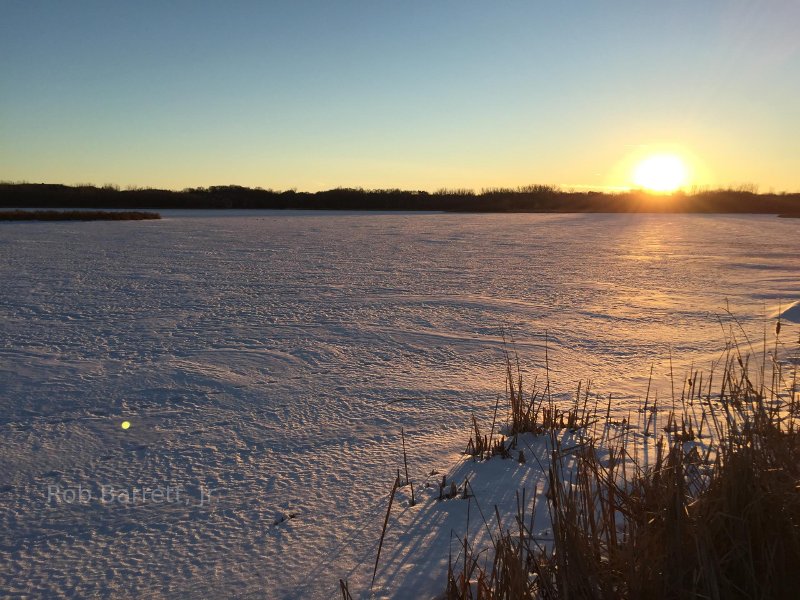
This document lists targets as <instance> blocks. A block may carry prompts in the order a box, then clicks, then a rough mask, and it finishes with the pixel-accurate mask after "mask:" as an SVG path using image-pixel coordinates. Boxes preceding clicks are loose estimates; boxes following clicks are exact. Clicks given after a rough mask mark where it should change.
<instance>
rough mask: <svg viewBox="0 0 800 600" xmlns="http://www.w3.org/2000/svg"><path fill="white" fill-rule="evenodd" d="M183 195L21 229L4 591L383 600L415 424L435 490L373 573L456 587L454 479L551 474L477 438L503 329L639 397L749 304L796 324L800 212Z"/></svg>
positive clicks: (567, 371) (553, 362)
mask: <svg viewBox="0 0 800 600" xmlns="http://www.w3.org/2000/svg"><path fill="white" fill-rule="evenodd" d="M162 214H163V216H164V217H165V218H164V219H163V220H161V221H154V222H119V223H114V222H95V223H4V224H1V225H0V255H1V256H2V259H3V260H2V261H1V262H0V276H1V277H2V287H0V310H2V314H3V319H2V321H1V325H0V327H2V329H1V330H0V333H1V334H2V338H0V339H2V345H0V564H1V565H3V567H2V569H0V588H1V589H3V590H4V593H8V594H11V595H21V594H30V595H33V596H43V595H49V596H52V595H76V596H92V595H112V596H119V597H123V596H133V595H142V596H146V597H194V598H197V597H203V596H206V597H225V596H233V595H235V596H239V597H269V598H297V597H303V598H328V597H335V596H337V594H338V593H339V592H338V580H339V578H340V577H341V578H346V579H348V581H349V582H350V589H351V591H352V592H353V593H354V595H355V596H357V597H358V596H362V597H367V596H369V594H370V592H369V584H370V580H371V577H372V569H373V566H374V561H375V555H376V551H377V546H378V539H379V536H380V532H381V526H382V523H383V518H384V516H385V514H386V506H387V501H388V495H389V491H390V489H391V485H392V482H393V479H394V477H395V474H396V470H397V469H398V468H401V469H402V450H401V447H400V428H401V427H404V428H405V434H406V443H407V449H408V458H409V470H410V475H411V479H412V480H413V481H414V482H415V484H416V486H417V488H416V489H417V490H419V493H418V498H417V499H418V500H419V503H418V504H417V505H416V506H414V507H411V506H408V501H407V500H408V499H407V498H406V497H405V495H406V494H407V493H408V488H402V489H401V490H400V495H399V496H398V498H397V499H396V505H395V507H393V513H392V515H391V517H390V522H389V528H388V531H387V535H386V540H385V542H384V547H383V550H382V556H381V564H380V565H379V569H378V576H377V578H376V582H375V586H374V588H373V593H374V594H375V595H376V596H377V597H381V596H386V597H406V598H417V597H426V596H428V597H433V596H435V595H436V594H437V593H439V592H441V587H442V585H443V583H444V578H443V573H442V569H446V565H447V555H446V551H447V549H448V547H449V544H450V543H451V542H450V535H451V531H453V532H456V534H457V535H460V536H463V532H464V527H465V525H466V521H465V520H466V509H465V508H464V506H465V504H467V505H469V504H470V502H469V501H463V500H456V499H453V500H446V501H443V502H439V501H438V500H437V498H438V487H437V486H436V485H433V484H434V483H435V481H438V480H439V479H440V478H441V475H442V474H448V479H450V478H451V477H452V478H455V480H456V481H457V482H458V483H459V485H460V484H461V483H463V479H464V478H465V477H467V476H469V477H470V481H473V479H474V481H475V487H476V490H475V492H476V497H477V500H478V502H482V500H481V498H482V497H484V496H485V497H487V498H488V497H489V494H488V492H487V491H486V489H484V488H480V489H478V487H479V486H484V485H485V486H494V487H495V488H499V487H500V486H502V485H504V484H503V482H504V481H507V482H508V483H507V484H506V487H504V488H503V490H504V492H503V494H505V498H506V499H508V498H513V497H514V495H515V492H516V488H518V487H522V486H525V487H526V488H527V489H528V491H529V492H530V491H532V490H533V488H534V487H535V484H536V483H537V481H539V476H538V475H537V470H536V469H535V468H534V467H535V461H531V460H528V462H527V463H526V465H524V466H522V467H520V466H519V465H518V463H517V462H516V461H514V460H508V461H499V460H497V459H496V462H495V461H490V463H487V464H486V465H484V464H482V463H473V462H471V460H469V459H467V460H465V459H464V457H463V455H462V454H461V452H462V451H463V449H464V447H465V446H466V441H467V439H468V437H469V434H468V431H467V429H468V426H469V422H470V418H471V415H472V414H473V413H475V414H476V415H477V416H478V417H479V418H482V419H484V420H485V419H486V418H487V415H490V414H491V410H492V409H493V407H494V401H495V398H496V395H497V394H498V393H500V392H502V390H503V381H504V371H503V337H504V336H505V337H506V338H507V339H508V340H509V341H511V340H513V344H514V347H515V348H516V350H517V351H518V353H519V356H520V360H521V361H522V366H523V368H524V369H525V370H526V372H527V373H528V374H531V375H532V374H533V373H536V372H539V373H540V372H541V371H542V369H543V367H544V347H545V344H546V345H547V347H548V357H549V362H550V366H551V370H552V371H551V377H552V379H553V384H554V389H555V390H556V391H558V392H560V393H562V394H563V395H564V396H566V395H568V394H569V393H571V392H574V390H575V389H576V388H577V382H578V380H580V379H583V380H584V381H585V380H586V379H589V378H590V379H592V382H593V383H592V389H593V390H596V391H598V392H600V393H604V394H608V393H613V398H614V410H615V411H616V412H617V413H618V414H619V415H622V416H624V415H625V414H627V411H629V410H630V409H631V407H632V406H633V405H635V404H636V403H637V402H638V399H639V398H640V397H641V396H643V395H644V390H645V389H646V385H647V377H648V374H649V369H650V366H651V364H654V365H655V372H654V388H655V389H659V390H660V392H661V394H662V397H665V396H666V395H668V394H669V389H670V388H669V380H668V377H669V363H668V360H667V357H668V356H669V353H670V352H671V353H672V357H673V369H674V371H675V373H676V378H680V376H682V374H683V373H684V372H686V370H687V369H688V368H689V366H690V365H694V366H695V367H706V366H708V365H709V364H710V362H711V361H712V360H714V359H716V358H718V356H719V354H720V352H721V351H722V340H723V339H724V329H725V328H726V327H728V326H729V324H730V323H731V321H730V318H729V317H728V315H727V313H726V308H730V310H731V312H732V313H733V314H735V315H736V317H737V318H738V319H739V320H740V321H741V323H742V326H743V327H745V328H746V329H747V330H748V331H749V332H750V333H751V335H752V336H753V338H754V339H760V335H761V334H762V332H763V330H764V328H765V327H769V330H770V331H772V327H773V323H772V321H769V317H771V316H772V315H773V313H774V311H776V310H777V309H778V306H779V305H780V306H781V307H790V308H788V309H785V311H784V315H783V317H782V319H783V320H785V321H786V322H785V323H784V333H783V334H782V335H786V336H787V338H786V339H790V338H791V337H792V336H795V335H796V333H797V328H796V326H794V325H793V323H797V322H798V320H797V318H796V307H797V301H798V299H800V279H798V277H797V273H798V272H799V271H800V236H798V235H797V233H798V226H800V224H799V223H797V222H795V221H794V220H787V219H776V218H774V217H769V216H749V215H748V216H697V215H695V216H688V215H449V214H372V213H353V214H344V213H313V212H309V213H303V212H263V213H246V212H237V211H226V212H221V211H218V212H214V211H197V212H192V213H185V212H178V211H174V212H171V211H162ZM793 311H794V312H793ZM678 374H680V375H678ZM125 420H127V421H130V423H131V426H130V428H129V429H127V430H123V429H122V428H121V423H122V421H125ZM528 458H529V459H530V458H531V457H528ZM498 465H500V466H498ZM487 469H489V470H490V471H491V473H492V475H491V476H490V475H487V473H486V472H485V471H486V470H487ZM431 471H437V472H438V473H437V474H436V475H433V476H431V475H429V473H431ZM482 473H483V474H482ZM426 481H427V482H428V483H430V484H432V487H430V488H425V487H424V485H425V483H426ZM108 486H111V488H112V489H113V490H115V494H114V495H113V498H114V499H113V500H109V499H108V498H107V496H109V494H108V493H107V494H106V497H104V495H103V492H104V491H106V492H108V490H109V487H108ZM167 488H169V490H168V489H167ZM148 489H149V490H150V492H149V494H150V495H149V497H148V499H147V500H145V499H144V495H145V490H148ZM156 489H159V490H162V493H163V494H166V493H167V492H168V491H170V492H171V495H170V498H169V501H167V499H165V498H161V501H160V502H157V501H154V498H153V490H156ZM69 490H72V491H73V492H75V493H76V494H77V496H76V497H77V498H78V500H77V501H75V502H72V503H69V502H66V501H63V497H64V494H65V493H67V495H69V493H68V491H69ZM135 490H138V491H135ZM122 492H124V496H123V498H127V501H122V500H120V494H121V493H122ZM81 494H82V495H81ZM176 494H179V500H177V501H176ZM503 494H501V498H500V501H502V497H503ZM59 495H60V496H59ZM59 497H60V498H61V499H62V501H61V502H59V501H58V498H59ZM492 498H494V497H492ZM132 499H135V501H134V500H132ZM84 500H85V501H84ZM481 508H482V510H483V511H484V512H490V511H491V510H492V506H491V505H489V506H485V505H482V506H481ZM474 510H475V506H474V505H472V508H471V509H470V511H471V512H470V523H471V524H472V525H471V528H470V531H471V532H473V531H474V530H475V533H476V535H480V531H478V530H479V529H480V528H479V527H478V524H479V520H478V517H477V515H476V513H475V512H474ZM542 526H543V527H546V525H542ZM473 528H474V529H473ZM453 543H454V544H455V542H453ZM454 548H456V549H457V544H455V545H454ZM443 552H444V554H443Z"/></svg>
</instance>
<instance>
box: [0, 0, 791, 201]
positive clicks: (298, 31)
mask: <svg viewBox="0 0 800 600" xmlns="http://www.w3.org/2000/svg"><path fill="white" fill-rule="evenodd" d="M0 14H2V18H0V179H2V180H5V181H29V182H48V183H67V184H76V183H93V184H98V185H103V184H116V185H120V186H122V187H125V186H148V187H160V188H170V189H182V188H185V187H200V186H209V185H228V184H235V185H245V186H250V187H264V188H272V189H291V188H296V189H299V190H308V191H315V190H320V189H330V188H334V187H340V186H342V187H365V188H403V189H417V190H429V191H433V190H436V189H439V188H442V187H449V188H454V187H455V188H473V189H476V190H479V189H481V188H486V187H494V186H505V187H515V186H521V185H527V184H549V185H558V186H561V187H564V188H574V189H616V188H619V187H626V186H630V185H631V177H632V175H631V173H632V171H633V170H634V169H635V166H636V163H637V162H638V161H639V160H642V159H644V158H646V157H647V156H650V155H652V154H654V153H665V152H669V153H673V154H677V155H678V156H679V157H680V158H681V159H682V160H684V162H685V163H686V165H687V168H688V170H689V179H688V181H687V182H686V184H687V186H688V185H689V184H691V185H696V186H710V187H727V186H741V185H748V186H757V187H758V189H759V190H760V191H762V192H768V191H773V190H774V191H791V192H794V191H800V35H797V33H796V27H797V25H798V23H800V1H798V0H792V1H789V0H760V1H737V0H726V1H715V0H704V1H697V0H693V1H689V2H684V1H680V0H671V1H670V2H642V1H639V2H623V1H614V0H605V1H603V2H549V3H545V2H539V1H534V0H498V1H496V2H488V1H486V0H480V1H473V0H458V1H451V0H425V1H417V0H403V1H402V2H401V1H397V0H363V1H355V0H337V1H330V0H325V1H322V0H291V1H285V2H269V1H258V2H256V1H245V0H242V1H239V2H229V3H224V2H206V1H203V0H193V1H191V2H184V1H179V0H175V1H171V2H163V0H162V1H158V2H151V1H148V0H140V1H137V2H119V1H115V0H104V1H102V2H90V1H82V0H73V1H70V2H63V1H62V0H59V1H57V2H48V1H35V0H0Z"/></svg>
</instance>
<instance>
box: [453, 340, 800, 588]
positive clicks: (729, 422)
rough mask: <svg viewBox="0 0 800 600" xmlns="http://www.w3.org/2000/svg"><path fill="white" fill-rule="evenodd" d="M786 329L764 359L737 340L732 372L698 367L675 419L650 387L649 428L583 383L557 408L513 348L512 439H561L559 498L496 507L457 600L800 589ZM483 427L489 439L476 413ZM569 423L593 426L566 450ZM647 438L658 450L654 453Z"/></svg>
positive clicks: (553, 444) (793, 379) (551, 483)
mask: <svg viewBox="0 0 800 600" xmlns="http://www.w3.org/2000/svg"><path fill="white" fill-rule="evenodd" d="M779 334H780V326H778V327H777V328H776V342H775V348H774V352H771V353H769V354H768V353H767V351H766V343H765V349H764V351H763V353H762V355H761V357H760V358H761V364H760V365H759V366H758V368H754V367H753V366H752V363H753V361H754V354H755V353H750V354H743V353H742V351H741V350H740V347H739V345H738V344H735V343H734V344H732V345H730V346H729V347H728V351H727V354H726V356H725V359H724V361H722V372H721V373H719V374H717V373H714V372H713V371H712V372H711V373H709V374H708V375H707V376H705V377H704V376H703V375H702V374H700V373H698V372H692V373H690V375H689V376H688V377H686V379H685V380H684V382H683V386H682V389H681V392H680V396H679V397H677V394H676V397H675V398H674V399H673V406H672V408H670V409H669V410H668V411H666V417H665V418H664V417H662V418H661V422H659V416H658V414H659V413H658V411H657V410H655V407H653V406H652V405H649V392H648V398H647V399H646V400H645V407H644V408H643V409H642V411H640V414H641V417H640V419H641V425H642V426H641V428H640V432H639V433H635V432H633V431H632V429H631V428H629V427H628V426H627V425H629V423H627V421H626V422H623V423H621V424H622V425H623V427H619V425H620V424H619V423H612V421H611V418H610V414H611V411H610V400H609V408H607V409H606V415H605V423H599V424H598V422H597V419H598V411H599V409H598V407H597V405H596V403H595V404H594V406H593V407H590V402H589V394H588V391H587V390H584V391H583V394H582V393H581V389H580V387H579V389H578V393H577V394H576V396H575V400H574V403H573V405H572V407H570V408H567V409H559V408H557V407H556V406H555V405H554V403H553V401H552V398H551V396H550V393H549V377H548V383H547V384H546V385H545V387H544V389H543V390H541V391H540V392H536V391H534V392H531V394H530V395H528V396H525V395H524V394H523V391H522V379H521V376H520V375H519V368H518V366H517V367H516V369H515V368H514V361H512V360H511V359H510V357H508V356H507V357H506V365H507V373H506V376H507V388H506V395H507V405H508V411H509V424H508V431H509V435H517V434H519V433H522V432H530V433H533V434H535V435H545V436H548V437H549V444H550V448H551V449H552V456H551V461H550V464H549V467H548V473H547V478H548V491H547V494H546V496H545V503H544V504H545V505H542V503H541V502H540V505H539V506H537V505H536V504H535V498H536V495H535V494H534V495H533V499H532V500H531V506H530V507H528V506H526V504H527V503H526V501H525V497H524V493H523V495H522V497H521V498H520V499H519V500H518V503H517V504H518V509H517V515H516V517H515V519H514V520H513V522H511V523H503V522H501V518H500V514H499V512H498V511H496V516H497V529H496V533H495V535H494V536H493V540H492V545H493V551H494V558H493V560H492V562H491V564H485V563H481V562H480V561H479V560H478V559H477V555H478V553H477V552H476V551H475V550H474V549H473V548H472V547H471V545H470V543H469V540H468V539H466V538H465V539H464V540H463V541H462V542H461V551H460V555H459V556H458V557H457V558H456V560H452V561H451V565H450V569H449V572H448V577H447V593H446V597H447V598H448V599H453V600H455V599H459V600H461V599H466V598H479V599H485V600H494V599H498V600H499V599H516V598H520V599H528V598H530V599H534V598H537V599H538V598H545V599H549V598H609V599H611V598H655V599H661V598H688V597H694V598H713V599H720V600H722V599H727V598H796V597H798V596H797V595H798V593H800V591H799V590H800V431H798V428H797V422H798V417H800V410H799V409H800V407H799V406H798V396H799V395H800V394H799V393H798V387H797V386H798V382H797V365H796V364H795V365H794V367H793V368H792V369H791V372H790V373H788V374H787V373H785V372H784V366H783V364H782V363H781V362H780V361H778V360H777V358H776V356H777V354H778V352H777V351H778V335H779ZM798 349H800V342H798ZM754 371H755V372H754ZM704 379H705V381H704ZM534 390H535V386H534ZM664 421H665V422H664ZM473 428H474V435H475V437H476V439H477V438H478V437H479V435H480V434H479V432H478V426H477V421H476V420H475V419H474V418H473ZM565 428H583V430H584V433H587V435H585V436H583V438H582V439H583V441H582V442H580V443H578V444H574V445H571V446H570V447H566V448H565V447H562V445H561V443H560V442H559V440H560V437H559V432H560V431H562V430H563V429H565ZM590 428H592V433H591V435H589V434H588V433H589V429H590ZM493 429H494V425H493ZM642 431H643V432H644V434H643V435H642V433H641V432H642ZM637 436H638V437H637ZM701 438H702V439H701ZM642 444H650V446H649V447H650V449H651V450H653V453H654V457H652V456H651V458H650V460H649V461H644V460H643V459H642V458H641V452H639V446H640V445H642ZM481 450H482V451H484V452H489V449H487V448H486V447H482V448H481ZM489 454H492V453H491V452H489ZM484 456H486V455H485V454H484ZM537 510H546V511H547V512H548V514H549V518H550V521H551V523H552V539H550V540H547V541H543V540H540V539H537V537H536V536H535V535H534V533H533V531H534V529H533V523H534V520H533V515H534V513H536V511H537ZM526 511H527V512H526Z"/></svg>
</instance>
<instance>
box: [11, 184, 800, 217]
mask: <svg viewBox="0 0 800 600" xmlns="http://www.w3.org/2000/svg"><path fill="white" fill-rule="evenodd" d="M0 207H13V208H69V209H76V208H116V209H295V210H387V211H393V210H404V211H463V212H692V213H769V214H772V213H784V214H787V213H788V214H797V213H800V193H793V194H786V193H784V194H758V193H756V192H755V191H753V190H752V189H747V188H742V189H720V190H702V191H693V192H691V193H683V192H677V193H675V194H669V195H656V194H650V193H647V192H642V191H632V192H622V193H605V192H593V191H589V192H576V191H566V190H561V189H559V188H556V187H552V186H543V185H536V186H527V187H521V188H491V189H485V190H481V191H480V192H478V193H476V192H474V191H472V190H465V189H454V190H447V189H444V190H439V191H436V192H426V191H408V190H398V189H389V190H365V189H361V188H337V189H333V190H327V191H321V192H298V191H295V190H287V191H275V190H265V189H260V188H246V187H241V186H235V185H228V186H212V187H208V188H190V189H185V190H182V191H171V190H159V189H149V188H148V189H142V188H136V189H125V190H120V189H118V188H116V187H113V186H104V187H97V186H93V185H79V186H66V185H60V184H32V183H0Z"/></svg>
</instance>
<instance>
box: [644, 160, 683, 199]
mask: <svg viewBox="0 0 800 600" xmlns="http://www.w3.org/2000/svg"><path fill="white" fill-rule="evenodd" d="M633 183H634V184H636V185H637V186H639V187H642V188H644V189H647V190H650V191H653V192H674V191H675V190H677V189H678V188H680V187H682V186H684V185H686V184H687V183H688V169H687V168H686V163H685V162H684V161H683V160H682V159H681V158H680V157H679V156H676V155H675V154H656V155H653V156H649V157H647V158H645V159H644V160H642V161H641V162H639V163H638V164H637V165H636V167H635V169H634V171H633Z"/></svg>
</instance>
